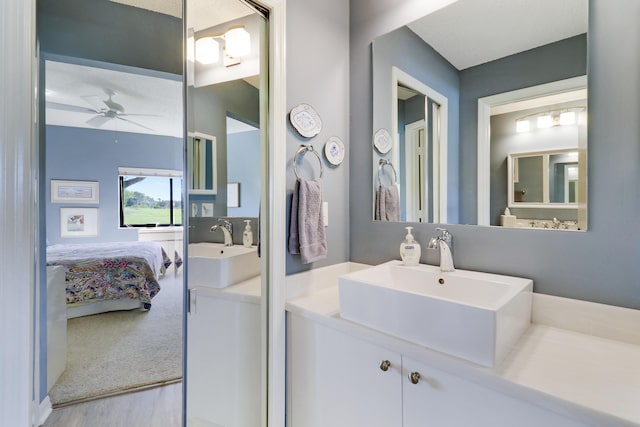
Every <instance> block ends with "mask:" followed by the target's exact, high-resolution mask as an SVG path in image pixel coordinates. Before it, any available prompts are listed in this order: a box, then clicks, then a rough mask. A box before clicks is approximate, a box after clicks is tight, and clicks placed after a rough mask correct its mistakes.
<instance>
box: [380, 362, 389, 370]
mask: <svg viewBox="0 0 640 427" xmlns="http://www.w3.org/2000/svg"><path fill="white" fill-rule="evenodd" d="M390 367H391V362H389V361H388V360H383V361H382V362H381V363H380V370H382V371H384V372H387V371H388V370H389V368H390Z"/></svg>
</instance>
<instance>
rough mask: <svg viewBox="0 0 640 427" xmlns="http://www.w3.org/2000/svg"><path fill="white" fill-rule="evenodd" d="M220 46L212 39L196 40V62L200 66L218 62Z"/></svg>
mask: <svg viewBox="0 0 640 427" xmlns="http://www.w3.org/2000/svg"><path fill="white" fill-rule="evenodd" d="M219 56H220V45H219V44H218V42H217V41H215V40H214V39H213V37H203V38H201V39H198V40H196V61H198V62H199V63H201V64H213V63H214V62H218V58H219Z"/></svg>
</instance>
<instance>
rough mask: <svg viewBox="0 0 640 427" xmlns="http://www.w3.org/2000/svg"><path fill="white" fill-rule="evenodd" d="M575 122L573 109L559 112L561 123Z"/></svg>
mask: <svg viewBox="0 0 640 427" xmlns="http://www.w3.org/2000/svg"><path fill="white" fill-rule="evenodd" d="M575 123H576V113H575V111H565V112H564V113H560V124H561V125H563V126H564V125H573V124H575Z"/></svg>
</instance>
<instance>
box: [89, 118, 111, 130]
mask: <svg viewBox="0 0 640 427" xmlns="http://www.w3.org/2000/svg"><path fill="white" fill-rule="evenodd" d="M109 120H111V118H110V117H107V116H103V115H98V116H95V117H93V118H91V119H89V120H87V121H86V123H87V124H88V125H91V126H93V127H96V128H99V127H102V125H104V124H105V123H107V122H108V121H109Z"/></svg>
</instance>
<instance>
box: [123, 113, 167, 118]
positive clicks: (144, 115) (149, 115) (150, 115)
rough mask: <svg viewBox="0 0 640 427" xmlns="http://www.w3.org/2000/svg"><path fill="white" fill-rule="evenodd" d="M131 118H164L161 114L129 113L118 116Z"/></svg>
mask: <svg viewBox="0 0 640 427" xmlns="http://www.w3.org/2000/svg"><path fill="white" fill-rule="evenodd" d="M129 116H138V117H162V116H161V115H160V114H129V113H123V114H118V117H129Z"/></svg>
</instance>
